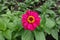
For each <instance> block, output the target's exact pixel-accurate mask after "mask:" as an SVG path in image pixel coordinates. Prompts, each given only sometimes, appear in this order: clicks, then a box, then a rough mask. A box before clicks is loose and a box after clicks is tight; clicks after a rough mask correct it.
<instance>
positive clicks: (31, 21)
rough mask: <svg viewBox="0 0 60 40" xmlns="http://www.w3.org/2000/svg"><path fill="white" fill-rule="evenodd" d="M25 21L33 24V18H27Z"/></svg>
mask: <svg viewBox="0 0 60 40" xmlns="http://www.w3.org/2000/svg"><path fill="white" fill-rule="evenodd" d="M27 21H28V22H29V23H33V22H34V21H35V18H34V17H33V16H29V17H28V18H27Z"/></svg>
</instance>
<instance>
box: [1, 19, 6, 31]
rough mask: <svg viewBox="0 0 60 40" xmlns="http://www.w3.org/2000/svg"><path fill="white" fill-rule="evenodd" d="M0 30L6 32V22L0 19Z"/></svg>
mask: <svg viewBox="0 0 60 40" xmlns="http://www.w3.org/2000/svg"><path fill="white" fill-rule="evenodd" d="M0 30H2V31H5V30H6V24H5V23H4V21H3V20H2V19H1V18H0Z"/></svg>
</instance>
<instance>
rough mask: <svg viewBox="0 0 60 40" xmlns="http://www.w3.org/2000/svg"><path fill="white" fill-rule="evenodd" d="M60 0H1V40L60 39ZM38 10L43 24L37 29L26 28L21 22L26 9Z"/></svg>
mask: <svg viewBox="0 0 60 40" xmlns="http://www.w3.org/2000/svg"><path fill="white" fill-rule="evenodd" d="M59 2H60V1H59V0H0V40H46V36H47V35H51V36H52V37H53V38H54V39H55V40H60V39H59V38H60V36H59V34H58V33H59V29H60V3H59ZM28 9H31V10H34V11H37V12H38V13H39V15H40V16H41V18H42V20H41V24H40V26H39V27H38V28H36V30H35V31H32V32H31V31H28V30H24V28H23V27H22V23H21V17H22V14H24V13H25V12H26V10H28Z"/></svg>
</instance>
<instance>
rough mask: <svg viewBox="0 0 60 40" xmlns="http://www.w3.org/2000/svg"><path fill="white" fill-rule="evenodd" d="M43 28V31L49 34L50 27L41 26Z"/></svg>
mask: <svg viewBox="0 0 60 40" xmlns="http://www.w3.org/2000/svg"><path fill="white" fill-rule="evenodd" d="M43 29H44V31H45V32H46V33H48V34H50V33H51V29H50V28H47V27H43Z"/></svg>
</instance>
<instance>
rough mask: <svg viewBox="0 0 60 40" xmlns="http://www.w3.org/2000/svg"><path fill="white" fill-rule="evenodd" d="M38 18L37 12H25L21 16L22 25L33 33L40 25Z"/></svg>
mask: <svg viewBox="0 0 60 40" xmlns="http://www.w3.org/2000/svg"><path fill="white" fill-rule="evenodd" d="M40 20H41V18H40V16H39V15H38V13H37V12H35V11H32V10H27V11H26V13H25V14H23V15H22V25H23V28H24V29H26V30H30V31H33V30H35V29H36V28H37V27H38V25H40Z"/></svg>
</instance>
